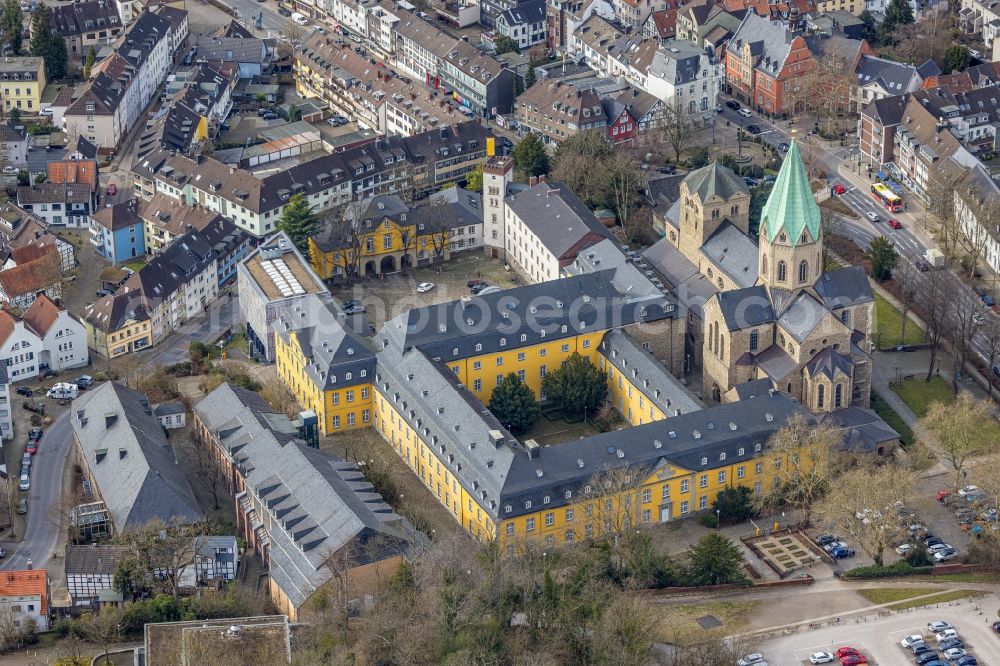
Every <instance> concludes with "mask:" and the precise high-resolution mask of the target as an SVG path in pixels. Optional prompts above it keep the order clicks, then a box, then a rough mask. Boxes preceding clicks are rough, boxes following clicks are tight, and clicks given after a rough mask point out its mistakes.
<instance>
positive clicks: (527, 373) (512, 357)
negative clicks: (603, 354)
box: [448, 331, 604, 405]
mask: <svg viewBox="0 0 1000 666" xmlns="http://www.w3.org/2000/svg"><path fill="white" fill-rule="evenodd" d="M603 337H604V331H594V332H593V333H586V334H583V335H578V336H576V337H572V338H563V339H560V340H553V341H552V342H545V343H539V344H536V345H530V346H528V347H518V348H516V349H511V350H510V351H501V352H499V353H494V354H483V355H481V356H470V357H469V358H463V359H459V360H449V361H448V367H449V368H451V371H452V372H453V373H454V374H455V376H456V377H458V381H460V382H462V384H464V385H465V386H466V387H467V388H468V389H469V390H470V391H472V392H473V393H474V394H475V396H476V397H477V398H479V400H480V401H481V402H482V403H483V404H484V405H486V404H489V402H490V396H491V395H492V394H493V389H495V388H496V386H497V384H498V383H499V380H500V379H502V378H504V377H506V376H507V375H509V374H510V373H512V372H513V373H514V374H516V375H517V376H518V377H520V378H521V381H523V382H525V383H526V384H527V385H528V386H529V387H531V390H532V391H533V392H534V394H535V399H536V400H540V399H543V396H542V377H544V376H545V374H546V373H548V372H549V371H551V370H555V369H557V368H558V367H560V366H561V365H562V364H563V362H564V361H566V360H567V359H568V358H569V357H570V356H572V355H573V354H574V353H577V354H579V355H580V356H583V357H584V358H587V359H589V360H590V361H591V362H592V363H594V364H595V365H596V364H597V350H598V347H600V344H601V339H602V338H603ZM511 344H512V345H514V344H520V342H517V341H514V340H512V341H511Z"/></svg>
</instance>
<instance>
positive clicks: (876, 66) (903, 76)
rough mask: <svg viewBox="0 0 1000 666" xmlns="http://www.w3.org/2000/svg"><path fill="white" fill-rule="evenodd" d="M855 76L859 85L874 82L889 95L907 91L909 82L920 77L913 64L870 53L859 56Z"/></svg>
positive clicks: (909, 85)
mask: <svg viewBox="0 0 1000 666" xmlns="http://www.w3.org/2000/svg"><path fill="white" fill-rule="evenodd" d="M855 76H856V77H857V81H858V85H859V86H867V85H869V84H876V85H879V86H881V87H882V89H883V90H885V91H886V92H888V93H889V94H890V95H901V94H902V93H905V92H909V91H910V87H911V83H913V81H914V80H915V79H919V78H920V75H919V74H918V73H917V70H916V68H915V67H914V66H913V65H907V64H905V63H900V62H896V61H894V60H886V59H884V58H878V57H876V56H870V55H863V56H861V59H860V60H859V61H858V67H857V69H856V70H855Z"/></svg>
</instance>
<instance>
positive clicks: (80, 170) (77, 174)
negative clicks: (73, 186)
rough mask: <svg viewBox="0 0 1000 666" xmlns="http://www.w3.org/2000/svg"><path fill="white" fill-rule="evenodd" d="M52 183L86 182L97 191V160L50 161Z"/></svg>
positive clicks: (92, 189)
mask: <svg viewBox="0 0 1000 666" xmlns="http://www.w3.org/2000/svg"><path fill="white" fill-rule="evenodd" d="M48 166H49V175H48V178H46V180H47V181H48V182H50V183H84V184H86V185H89V186H90V189H91V191H93V192H96V191H97V188H98V185H99V182H98V178H97V162H95V161H94V160H92V159H82V160H56V161H53V162H49V165H48Z"/></svg>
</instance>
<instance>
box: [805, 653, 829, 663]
mask: <svg viewBox="0 0 1000 666" xmlns="http://www.w3.org/2000/svg"><path fill="white" fill-rule="evenodd" d="M831 662H833V655H832V654H830V653H829V652H813V653H812V654H811V655H809V663H812V664H829V663H831Z"/></svg>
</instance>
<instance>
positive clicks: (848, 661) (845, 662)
mask: <svg viewBox="0 0 1000 666" xmlns="http://www.w3.org/2000/svg"><path fill="white" fill-rule="evenodd" d="M867 663H868V657H866V656H865V655H863V654H849V655H847V656H844V657H841V658H840V666H858V664H867Z"/></svg>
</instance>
